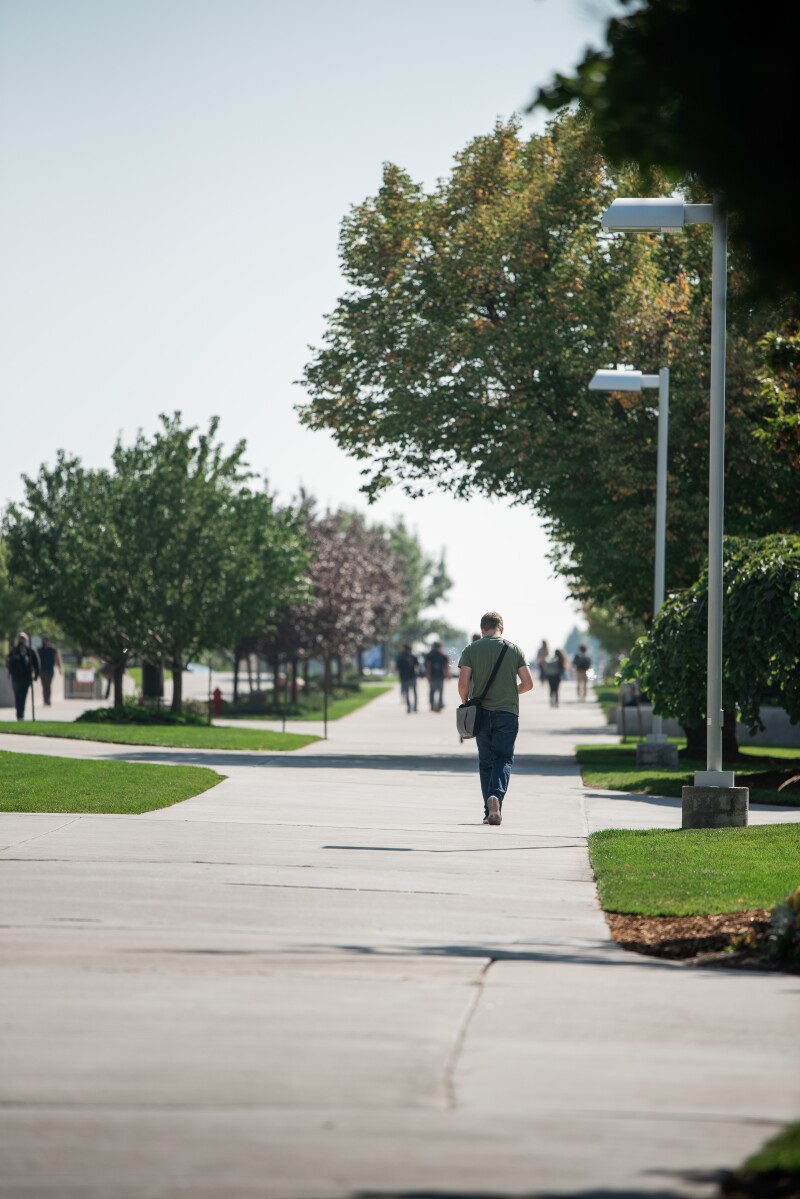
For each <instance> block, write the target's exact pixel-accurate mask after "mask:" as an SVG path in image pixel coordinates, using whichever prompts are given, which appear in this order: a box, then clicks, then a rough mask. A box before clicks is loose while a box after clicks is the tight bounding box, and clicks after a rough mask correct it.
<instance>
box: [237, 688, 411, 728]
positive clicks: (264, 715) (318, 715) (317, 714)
mask: <svg viewBox="0 0 800 1199" xmlns="http://www.w3.org/2000/svg"><path fill="white" fill-rule="evenodd" d="M391 690H392V684H391V683H366V684H364V685H363V686H362V688H361V690H360V691H356V692H353V694H352V695H348V696H347V697H346V698H344V699H332V700H330V702H329V703H328V720H340V719H341V718H342V716H349V714H350V713H351V712H355V711H356V710H357V709H358V708H363V707H364V705H365V704H368V703H370V702H371V701H372V700H373V699H377V698H378V696H379V695H384V694H385V693H386V692H387V691H391ZM319 702H320V704H321V701H319ZM323 715H324V713H323V710H322V707H321V706H319V707H314V708H309V709H308V710H307V711H305V712H302V713H299V714H296V715H289V716H287V717H286V719H287V720H322V719H323ZM223 716H224V719H225V720H271V721H276V720H277V721H280V720H283V716H282V714H281V713H275V712H248V711H247V710H246V709H245V710H243V711H239V712H230V711H227V710H226V711H225V712H224V713H223Z"/></svg>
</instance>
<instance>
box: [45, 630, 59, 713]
mask: <svg viewBox="0 0 800 1199" xmlns="http://www.w3.org/2000/svg"><path fill="white" fill-rule="evenodd" d="M56 669H57V670H58V673H59V674H63V673H64V672H63V670H62V667H61V654H60V653H59V652H58V650H57V649H56V647H55V646H54V645H51V644H50V638H49V637H42V644H41V645H40V646H39V677H40V678H41V680H42V695H43V696H44V702H45V707H47V708H49V707H50V703H51V691H52V687H53V675H54V674H55V672H56Z"/></svg>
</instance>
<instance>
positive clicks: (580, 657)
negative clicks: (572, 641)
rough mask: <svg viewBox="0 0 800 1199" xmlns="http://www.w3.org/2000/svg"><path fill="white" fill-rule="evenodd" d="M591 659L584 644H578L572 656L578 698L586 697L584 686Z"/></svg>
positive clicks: (585, 686) (585, 685)
mask: <svg viewBox="0 0 800 1199" xmlns="http://www.w3.org/2000/svg"><path fill="white" fill-rule="evenodd" d="M591 665H592V659H591V658H590V657H589V650H588V649H587V647H586V646H585V645H579V646H578V652H577V653H576V654H575V655H574V656H573V659H572V667H573V669H574V671H575V684H576V687H577V691H578V699H586V688H587V679H588V671H589V669H590V668H591Z"/></svg>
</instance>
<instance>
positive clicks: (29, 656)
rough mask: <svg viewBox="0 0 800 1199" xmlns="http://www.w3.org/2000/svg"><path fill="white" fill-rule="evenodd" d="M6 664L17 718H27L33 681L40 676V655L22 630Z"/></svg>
mask: <svg viewBox="0 0 800 1199" xmlns="http://www.w3.org/2000/svg"><path fill="white" fill-rule="evenodd" d="M6 666H7V667H8V673H9V675H10V676H11V686H12V687H13V689H14V703H15V705H16V709H17V720H24V719H25V702H26V700H27V698H28V691H29V689H30V685H31V683H32V682H33V681H34V680H35V679H38V677H39V655H38V654H37V653H36V650H35V649H34V648H33V646H32V645H31V642H30V638H29V637H28V634H27V633H24V632H21V633H20V634H19V636H18V638H17V644H16V645H15V646H14V648H13V649H12V650H11V652H10V653H9V655H8V657H7V658H6Z"/></svg>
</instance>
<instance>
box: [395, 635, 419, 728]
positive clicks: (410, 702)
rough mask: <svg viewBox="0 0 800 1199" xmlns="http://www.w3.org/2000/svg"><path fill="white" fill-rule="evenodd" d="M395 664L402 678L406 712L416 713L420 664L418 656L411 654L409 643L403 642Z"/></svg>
mask: <svg viewBox="0 0 800 1199" xmlns="http://www.w3.org/2000/svg"><path fill="white" fill-rule="evenodd" d="M394 664H395V666H396V668H397V673H398V675H399V676H400V694H401V695H402V697H403V699H404V700H405V701H406V711H407V712H416V710H417V675H418V673H419V662H418V660H417V655H416V654H413V653H412V652H411V646H410V645H409V644H408V642H407V641H403V642H401V644H400V652H399V654H398V655H397V657H396V658H395V660H394Z"/></svg>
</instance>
